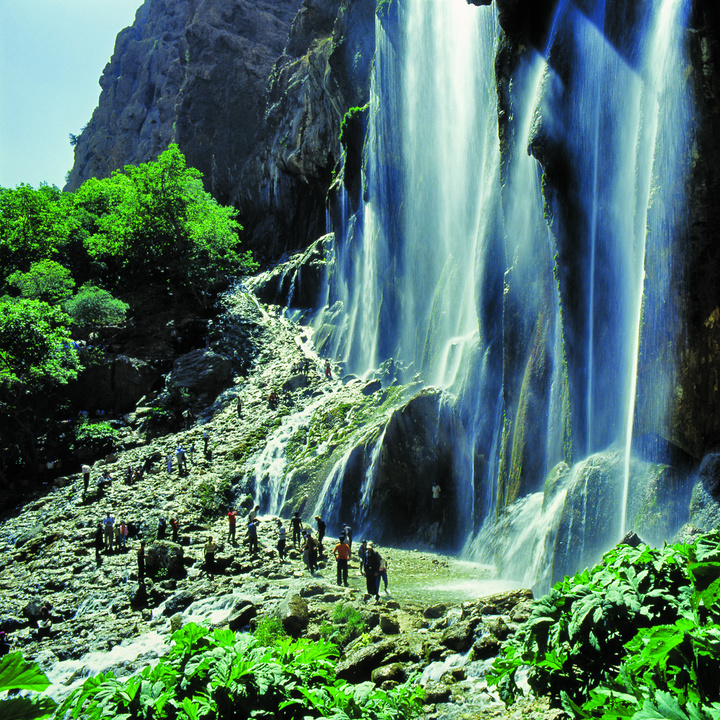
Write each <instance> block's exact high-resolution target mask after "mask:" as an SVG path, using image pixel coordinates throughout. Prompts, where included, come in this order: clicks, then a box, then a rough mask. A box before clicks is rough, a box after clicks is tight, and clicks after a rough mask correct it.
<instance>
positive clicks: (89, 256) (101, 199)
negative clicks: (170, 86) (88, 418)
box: [0, 145, 255, 478]
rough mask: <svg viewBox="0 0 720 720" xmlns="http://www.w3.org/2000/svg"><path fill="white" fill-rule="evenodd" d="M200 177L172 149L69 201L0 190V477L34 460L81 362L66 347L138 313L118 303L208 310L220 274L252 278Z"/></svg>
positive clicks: (66, 196)
mask: <svg viewBox="0 0 720 720" xmlns="http://www.w3.org/2000/svg"><path fill="white" fill-rule="evenodd" d="M200 177H201V175H200V173H199V172H198V171H197V170H194V169H192V168H188V167H186V164H185V158H184V156H183V154H182V153H181V152H180V150H179V149H178V147H177V146H176V145H171V146H170V147H169V148H168V150H167V151H165V152H164V153H162V154H161V155H160V157H159V158H158V160H157V161H155V162H148V163H144V164H143V165H139V166H137V167H134V166H127V167H125V169H124V170H123V171H117V172H115V173H113V174H112V176H111V177H109V178H106V179H103V180H98V179H94V178H93V179H90V180H88V181H87V182H86V183H84V184H83V185H82V186H81V187H80V188H79V189H78V190H77V191H76V192H75V193H62V192H60V191H59V190H58V189H57V188H54V187H49V186H42V187H40V188H39V189H37V190H34V189H33V188H31V187H30V186H28V185H20V186H18V187H16V188H14V189H5V188H0V293H4V294H3V295H2V297H0V348H1V350H0V417H2V418H3V420H2V429H3V432H2V442H0V478H2V477H3V476H5V475H6V474H7V472H8V470H9V469H10V468H14V469H15V471H16V472H17V471H20V472H22V471H23V470H26V471H27V470H29V471H30V472H34V470H35V468H36V467H37V464H38V462H39V461H40V460H41V459H42V458H41V457H40V453H39V438H41V436H43V435H46V434H47V433H48V432H50V433H53V432H56V431H57V427H56V423H55V420H56V419H57V418H56V417H55V415H56V412H60V413H63V412H64V410H63V406H64V404H65V403H64V400H63V397H62V393H61V392H60V388H61V387H62V386H63V385H65V384H66V383H67V382H68V381H70V380H72V379H74V378H75V377H76V376H77V373H78V371H79V369H81V367H82V366H83V365H84V364H85V365H86V364H87V362H85V360H87V359H89V355H88V354H87V353H84V352H83V351H80V352H78V350H79V348H78V345H77V343H76V342H75V341H78V340H82V339H88V340H90V341H91V343H93V344H94V341H93V338H92V336H91V333H92V332H93V331H95V330H97V329H98V328H100V327H102V326H107V325H117V324H122V323H123V322H124V321H125V318H126V314H127V313H128V311H130V312H131V313H132V312H134V311H135V312H137V311H138V310H141V309H140V308H132V307H131V306H129V305H128V304H127V303H125V302H124V301H122V300H121V299H119V298H118V297H116V296H117V295H124V294H127V293H128V292H131V291H133V290H137V289H141V288H144V287H147V286H148V285H153V286H155V287H160V288H163V289H166V290H167V291H168V292H171V293H173V295H178V296H192V297H194V298H195V299H196V300H197V303H198V304H199V306H202V307H207V306H208V305H210V304H211V303H212V302H213V300H214V298H215V293H216V291H217V290H218V289H220V288H221V287H223V286H224V285H225V284H226V278H227V277H228V276H229V275H232V274H238V273H242V272H246V271H248V270H251V269H254V268H255V263H254V261H253V259H252V257H251V255H250V253H248V252H242V251H241V248H240V239H239V231H240V230H241V229H242V228H241V226H240V225H239V223H238V222H237V219H236V212H235V210H234V209H233V208H230V207H222V206H220V205H219V204H218V203H217V202H216V201H215V200H214V199H213V198H212V196H211V195H210V194H209V193H206V192H205V191H204V190H203V187H202V183H201V180H200ZM76 288H77V292H75V290H76ZM61 416H62V415H60V416H58V417H61Z"/></svg>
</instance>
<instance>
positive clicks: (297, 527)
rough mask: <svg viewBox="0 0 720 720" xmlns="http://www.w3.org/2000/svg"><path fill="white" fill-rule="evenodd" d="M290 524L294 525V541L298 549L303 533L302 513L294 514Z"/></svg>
mask: <svg viewBox="0 0 720 720" xmlns="http://www.w3.org/2000/svg"><path fill="white" fill-rule="evenodd" d="M290 523H291V524H292V531H293V536H292V541H293V546H294V547H297V546H298V545H299V544H300V533H301V531H302V520H301V519H300V513H297V512H296V513H293V516H292V520H290Z"/></svg>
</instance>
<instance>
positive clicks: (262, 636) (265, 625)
mask: <svg viewBox="0 0 720 720" xmlns="http://www.w3.org/2000/svg"><path fill="white" fill-rule="evenodd" d="M253 635H254V636H255V639H256V640H257V641H258V644H259V645H264V646H269V645H274V644H275V643H276V642H277V641H278V640H280V639H282V638H284V637H287V633H286V632H285V627H284V626H283V624H282V620H280V618H276V617H264V618H262V619H261V620H260V622H258V625H257V627H256V628H255V631H254V632H253Z"/></svg>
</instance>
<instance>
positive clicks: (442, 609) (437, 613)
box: [423, 603, 447, 620]
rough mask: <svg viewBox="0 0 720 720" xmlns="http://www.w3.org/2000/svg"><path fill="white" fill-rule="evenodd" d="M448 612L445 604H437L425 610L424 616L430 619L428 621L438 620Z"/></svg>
mask: <svg viewBox="0 0 720 720" xmlns="http://www.w3.org/2000/svg"><path fill="white" fill-rule="evenodd" d="M446 612H447V607H446V606H445V605H444V604H443V603H436V604H435V605H430V607H427V608H425V611H424V612H423V615H424V616H425V617H426V618H428V620H436V619H437V618H441V617H442V616H443V615H445V613H446Z"/></svg>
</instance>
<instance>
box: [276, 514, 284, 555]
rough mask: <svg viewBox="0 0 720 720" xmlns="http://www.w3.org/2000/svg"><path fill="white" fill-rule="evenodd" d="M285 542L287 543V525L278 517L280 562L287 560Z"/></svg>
mask: <svg viewBox="0 0 720 720" xmlns="http://www.w3.org/2000/svg"><path fill="white" fill-rule="evenodd" d="M285 543H286V533H285V526H284V525H283V524H282V520H280V519H278V543H277V551H278V557H279V558H280V562H285Z"/></svg>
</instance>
